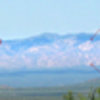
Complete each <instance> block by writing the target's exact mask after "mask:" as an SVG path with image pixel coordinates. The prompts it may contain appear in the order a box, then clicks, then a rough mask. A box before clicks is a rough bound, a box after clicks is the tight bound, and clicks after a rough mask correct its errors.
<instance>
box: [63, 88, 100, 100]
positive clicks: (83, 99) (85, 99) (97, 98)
mask: <svg viewBox="0 0 100 100" xmlns="http://www.w3.org/2000/svg"><path fill="white" fill-rule="evenodd" d="M63 98H64V100H100V88H96V89H93V90H91V91H90V92H89V93H88V94H85V95H84V94H81V93H79V94H78V93H77V94H76V95H74V93H72V92H70V91H69V92H68V93H67V95H64V96H63Z"/></svg>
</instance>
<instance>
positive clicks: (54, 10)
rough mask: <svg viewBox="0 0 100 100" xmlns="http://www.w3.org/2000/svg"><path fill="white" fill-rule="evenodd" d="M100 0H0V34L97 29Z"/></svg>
mask: <svg viewBox="0 0 100 100" xmlns="http://www.w3.org/2000/svg"><path fill="white" fill-rule="evenodd" d="M99 4H100V0H0V38H2V39H4V40H9V39H21V38H27V37H31V36H36V35H39V34H42V33H44V32H50V33H59V34H68V33H79V32H94V31H96V30H97V29H98V28H99V27H100V11H99V10H100V5H99Z"/></svg>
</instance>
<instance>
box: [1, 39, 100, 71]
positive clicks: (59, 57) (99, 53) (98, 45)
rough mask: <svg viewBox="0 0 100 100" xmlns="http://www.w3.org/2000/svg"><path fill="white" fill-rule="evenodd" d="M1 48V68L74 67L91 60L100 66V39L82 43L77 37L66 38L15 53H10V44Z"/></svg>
mask: <svg viewBox="0 0 100 100" xmlns="http://www.w3.org/2000/svg"><path fill="white" fill-rule="evenodd" d="M0 49H1V50H0V51H1V52H0V55H1V56H0V68H5V69H9V70H10V69H13V70H16V69H21V68H23V67H25V68H28V69H33V70H34V69H36V68H63V67H66V68H67V67H70V68H73V67H76V66H83V65H84V66H87V65H89V63H90V62H95V64H96V65H98V66H100V41H95V42H93V43H91V42H90V41H86V42H84V43H82V44H81V43H78V40H77V39H75V38H74V39H64V40H58V41H56V42H54V43H52V44H45V45H40V46H31V47H29V48H27V49H22V50H19V51H17V52H16V53H15V54H13V55H10V54H9V53H11V52H13V50H12V49H11V48H10V47H9V46H6V48H5V49H4V47H1V48H0ZM3 50H4V51H3Z"/></svg>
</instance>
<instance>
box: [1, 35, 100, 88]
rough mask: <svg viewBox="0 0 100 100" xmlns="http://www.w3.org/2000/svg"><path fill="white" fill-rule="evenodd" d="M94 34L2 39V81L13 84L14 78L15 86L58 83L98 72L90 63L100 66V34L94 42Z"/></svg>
mask: <svg viewBox="0 0 100 100" xmlns="http://www.w3.org/2000/svg"><path fill="white" fill-rule="evenodd" d="M91 36H92V34H85V33H80V34H77V35H74V34H69V35H58V34H52V33H45V34H42V35H40V36H36V37H31V38H27V39H23V40H7V41H3V43H2V45H1V46H0V77H1V78H0V83H1V84H4V83H7V84H8V85H12V81H15V83H17V84H14V86H21V85H22V84H24V86H33V85H34V86H55V85H58V86H59V85H66V84H71V82H72V81H73V84H74V83H78V82H81V81H85V80H88V79H92V78H95V77H97V76H99V74H98V73H97V72H96V71H95V70H94V69H93V68H91V67H90V65H89V64H90V63H91V62H93V63H94V64H95V65H96V66H97V67H98V68H99V66H100V35H98V36H97V37H96V38H95V40H94V41H92V42H91V41H90V40H89V39H90V37H91ZM2 77H3V78H2ZM59 78H60V79H59ZM66 79H67V80H66ZM33 83H34V84H33Z"/></svg>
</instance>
